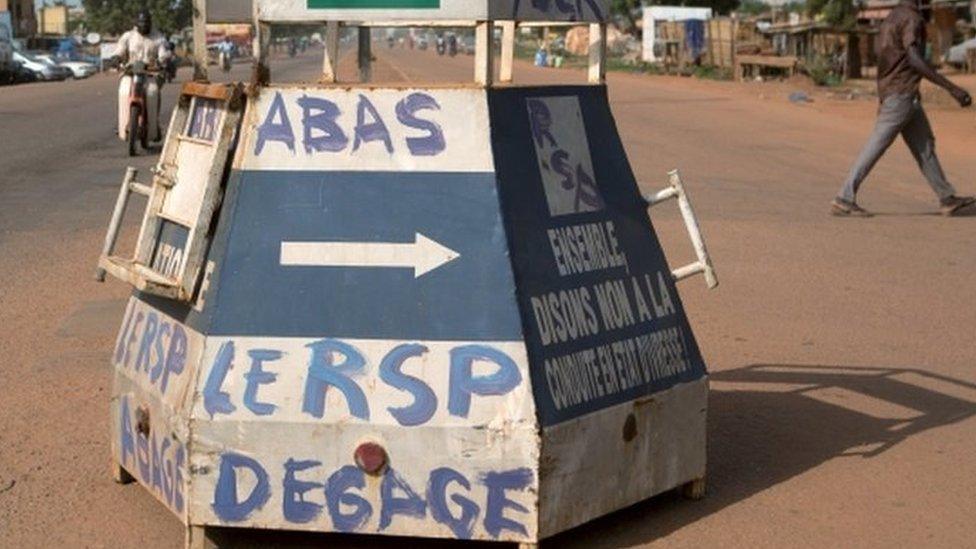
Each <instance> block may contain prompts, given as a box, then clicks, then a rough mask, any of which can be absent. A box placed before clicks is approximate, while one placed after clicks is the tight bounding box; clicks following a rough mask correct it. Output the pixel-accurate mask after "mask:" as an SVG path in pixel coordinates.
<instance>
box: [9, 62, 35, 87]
mask: <svg viewBox="0 0 976 549" xmlns="http://www.w3.org/2000/svg"><path fill="white" fill-rule="evenodd" d="M36 81H37V74H35V73H34V71H32V70H30V69H28V68H25V67H24V66H23V65H21V64H20V63H18V62H16V61H11V62H10V68H9V70H8V71H7V73H6V74H4V75H3V76H2V80H0V85H6V84H26V83H28V82H36Z"/></svg>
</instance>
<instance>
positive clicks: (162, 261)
mask: <svg viewBox="0 0 976 549" xmlns="http://www.w3.org/2000/svg"><path fill="white" fill-rule="evenodd" d="M189 236H190V230H189V229H187V228H186V227H184V226H183V225H179V224H177V223H173V222H172V221H169V220H166V219H164V220H162V222H161V223H160V224H159V234H158V236H157V237H156V248H155V249H154V250H153V254H152V261H151V262H150V263H149V265H150V267H152V269H153V270H154V271H156V272H157V273H160V274H162V275H164V276H168V277H175V276H178V275H179V274H180V268H181V267H182V265H183V259H184V257H186V244H187V242H188V241H189Z"/></svg>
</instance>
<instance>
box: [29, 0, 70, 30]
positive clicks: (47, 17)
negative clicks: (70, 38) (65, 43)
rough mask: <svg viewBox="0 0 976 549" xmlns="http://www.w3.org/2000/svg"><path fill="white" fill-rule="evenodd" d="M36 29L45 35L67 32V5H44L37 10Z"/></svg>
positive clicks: (68, 19)
mask: <svg viewBox="0 0 976 549" xmlns="http://www.w3.org/2000/svg"><path fill="white" fill-rule="evenodd" d="M38 16H39V18H38V24H37V31H38V33H40V34H42V35H47V36H66V35H67V34H68V22H69V21H70V18H69V16H68V6H64V5H62V6H45V7H43V8H41V9H40V10H39V11H38Z"/></svg>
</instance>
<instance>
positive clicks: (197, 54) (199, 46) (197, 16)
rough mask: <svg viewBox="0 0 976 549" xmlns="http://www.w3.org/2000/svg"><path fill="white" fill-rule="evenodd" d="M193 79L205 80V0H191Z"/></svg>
mask: <svg viewBox="0 0 976 549" xmlns="http://www.w3.org/2000/svg"><path fill="white" fill-rule="evenodd" d="M193 79H194V80H198V81H207V80H209V79H210V77H209V75H208V74H207V0H193Z"/></svg>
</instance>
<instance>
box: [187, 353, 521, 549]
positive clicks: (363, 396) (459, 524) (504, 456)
mask: <svg viewBox="0 0 976 549" xmlns="http://www.w3.org/2000/svg"><path fill="white" fill-rule="evenodd" d="M467 353H470V354H467ZM466 354H467V356H480V357H482V358H480V359H475V360H474V361H473V362H470V363H469V364H470V369H468V367H467V366H466V365H465V364H466V362H465V360H463V357H464V356H466ZM396 357H400V358H401V359H402V360H394V359H395V358H396ZM490 357H495V358H494V359H492V358H490ZM502 363H504V364H502ZM381 364H385V366H381ZM393 364H395V365H396V368H392V365H393ZM201 368H202V369H201V375H200V377H199V380H198V390H197V392H196V394H197V397H196V401H195V403H194V408H193V417H194V427H193V440H192V444H191V448H192V455H191V456H190V463H191V470H192V471H194V477H193V483H192V484H193V486H192V491H193V494H192V496H191V498H190V499H191V508H190V513H191V517H192V521H193V522H195V523H207V524H222V525H232V526H241V527H262V528H276V529H289V530H314V531H337V530H338V531H343V530H344V531H352V532H359V533H380V534H390V535H415V536H425V537H462V538H465V537H470V538H476V539H499V540H510V541H518V540H532V539H535V535H536V529H537V513H536V509H537V494H538V479H537V470H536V469H537V464H538V459H539V438H538V427H537V423H536V419H535V410H534V403H533V400H532V392H531V386H530V383H529V377H528V368H527V359H526V354H525V348H524V345H523V343H521V342H449V341H427V342H406V341H393V340H352V339H344V340H314V339H303V338H261V337H214V338H209V339H208V341H207V350H206V351H205V353H204V357H203V362H202V366H201ZM314 369H317V371H316V372H315V373H312V372H313V370H314ZM499 372H504V373H505V374H506V375H499ZM513 374H514V375H513ZM407 376H409V377H407ZM316 379H328V380H329V385H328V386H324V385H319V384H317V383H316V382H315V380H316ZM492 379H494V381H495V382H494V383H493V382H491V380H492ZM506 379H507V381H506V382H504V383H503V382H501V380H506ZM320 395H324V398H322V399H321V400H318V396H320ZM461 395H463V396H462V397H461V398H460V400H459V396H461ZM462 401H463V402H464V405H463V406H461V405H459V403H461V402H462ZM364 442H373V443H377V444H380V445H381V446H382V447H383V448H384V449H385V451H386V453H387V455H388V457H389V460H388V464H389V468H388V470H387V472H386V473H384V474H383V475H381V476H376V477H374V476H369V475H365V474H363V473H362V472H361V471H359V470H358V469H356V468H355V461H354V457H353V456H354V452H355V450H356V448H357V447H358V446H359V445H360V444H362V443H364ZM232 466H233V467H232ZM344 468H345V469H344ZM289 471H290V474H289ZM340 471H341V472H340ZM344 474H347V475H351V477H350V478H353V481H355V482H359V483H360V484H356V485H355V486H351V487H347V488H346V489H344V491H343V492H342V493H345V494H346V495H345V496H344V497H343V499H342V501H343V502H344V503H343V504H342V505H338V504H337V502H338V501H339V498H340V495H341V494H339V493H338V492H333V491H331V488H329V487H330V486H331V487H332V488H335V487H336V486H339V485H340V484H337V483H339V482H340V477H342V475H344ZM334 475H339V476H334ZM437 478H442V479H450V480H449V481H448V482H447V483H446V484H445V485H440V484H438V482H437ZM330 479H331V480H330ZM296 482H306V483H310V484H302V485H299V484H296ZM398 483H402V485H400V484H398ZM384 485H385V486H386V488H387V490H386V492H384ZM403 486H407V487H409V490H410V491H412V492H413V494H415V499H414V501H415V503H417V507H416V508H415V509H414V510H413V512H412V513H411V512H402V513H393V514H392V515H390V516H389V517H388V518H389V521H384V519H383V517H384V514H389V513H390V512H391V511H390V510H391V509H393V508H394V507H396V505H397V503H396V501H395V500H396V499H397V498H405V497H407V494H408V493H409V492H408V491H407V489H406V488H404V487H403ZM506 486H507V487H506ZM231 487H236V492H235V491H233V490H232V489H231ZM391 487H395V488H391ZM296 489H297V490H298V491H299V492H300V493H297V495H296V491H295V490H296ZM489 492H491V493H492V494H493V495H492V496H491V502H492V503H491V504H489V499H490V498H489ZM254 494H257V495H254ZM231 496H232V497H231ZM252 497H253V499H252ZM358 498H363V499H362V500H360V499H358ZM459 498H464V499H463V500H462V499H459ZM299 500H300V501H303V502H306V503H307V504H308V505H303V506H299V505H294V504H293V502H295V501H299ZM351 501H352V503H351ZM502 501H504V502H507V503H501V504H500V503H499V502H502ZM286 502H287V503H286ZM330 502H331V503H332V504H333V507H330V506H329V503H330ZM355 502H359V503H355ZM418 502H419V503H418ZM459 502H460V503H459ZM356 505H362V509H368V511H363V512H364V515H363V517H361V518H362V520H354V521H344V520H343V518H342V517H341V516H340V515H341V513H350V512H352V511H354V510H355V507H356ZM299 508H301V509H304V510H305V511H306V512H307V513H308V515H302V514H301V511H299V510H298V509H299ZM384 509H386V512H384ZM462 515H464V516H465V517H466V519H465V520H461V517H462ZM452 517H453V518H452Z"/></svg>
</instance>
